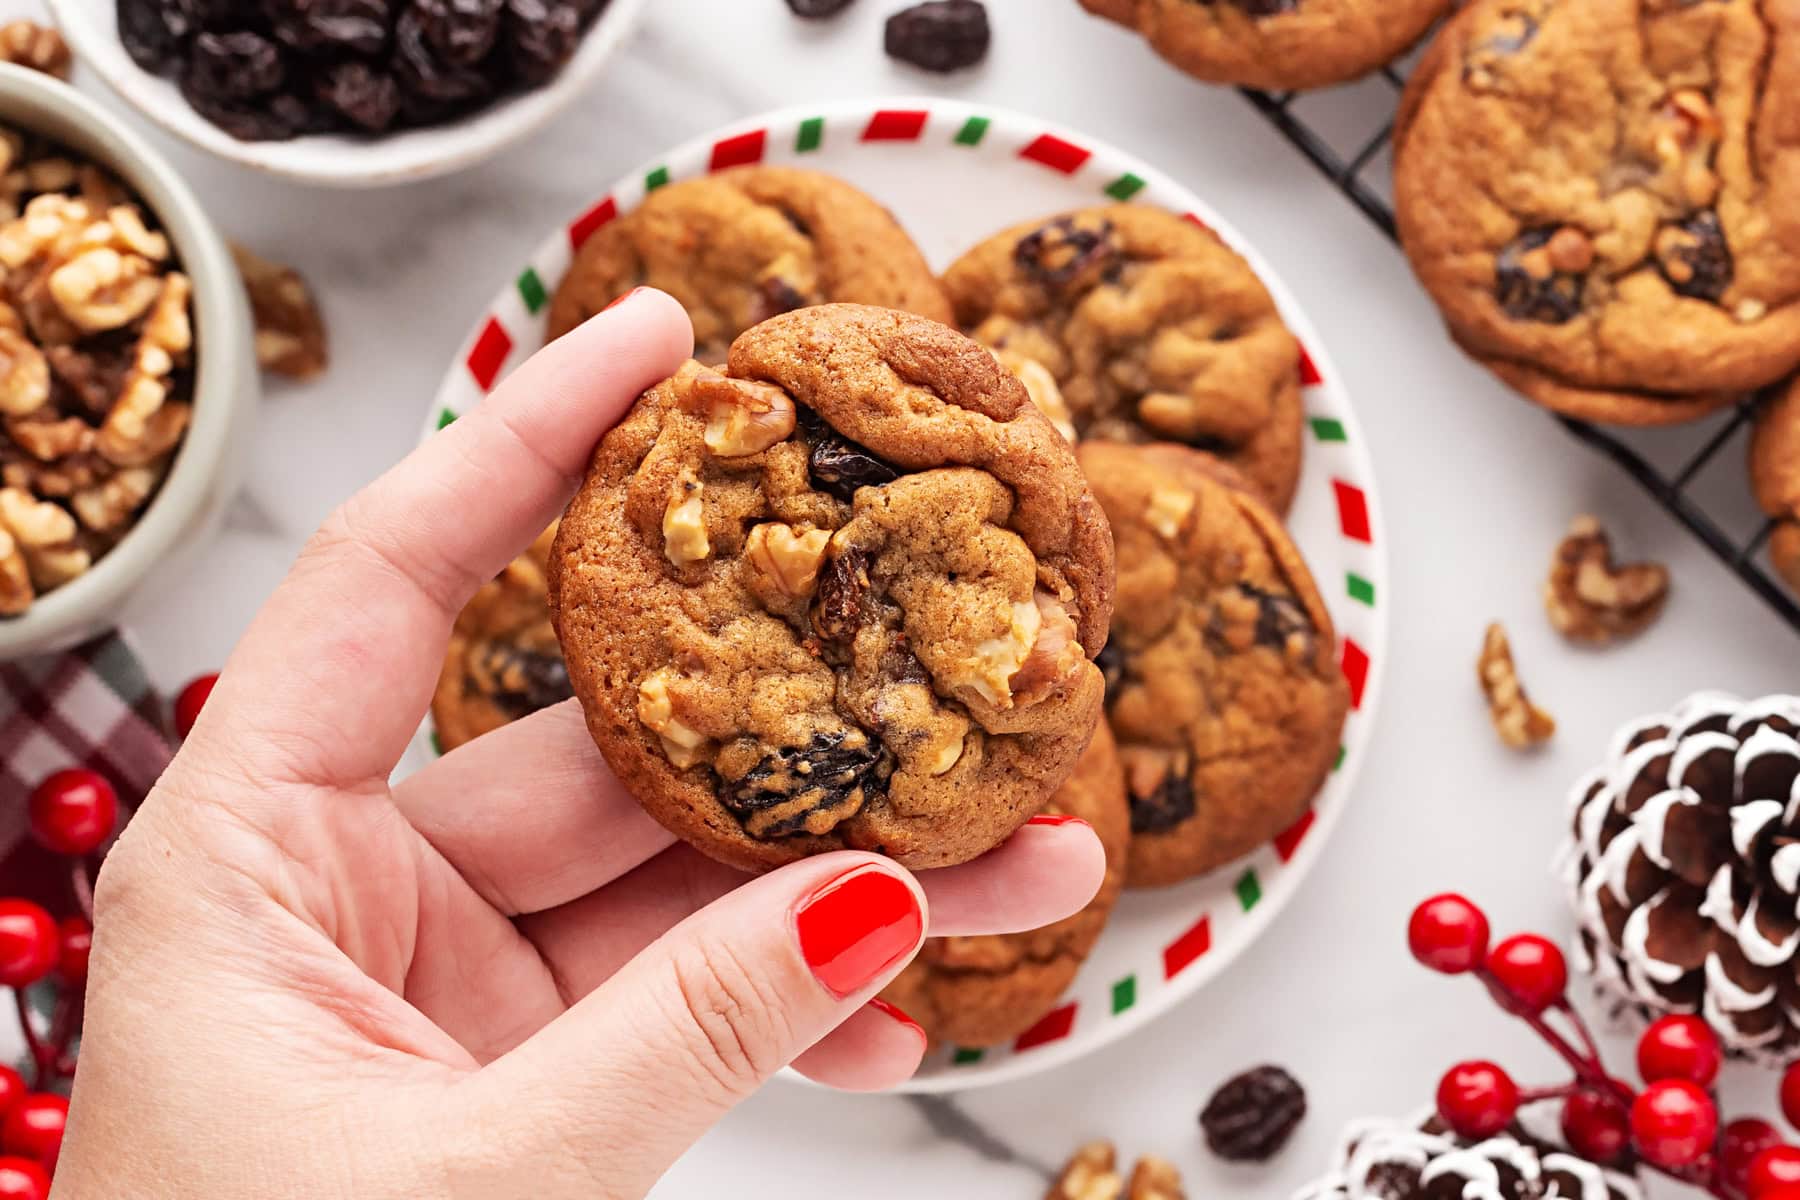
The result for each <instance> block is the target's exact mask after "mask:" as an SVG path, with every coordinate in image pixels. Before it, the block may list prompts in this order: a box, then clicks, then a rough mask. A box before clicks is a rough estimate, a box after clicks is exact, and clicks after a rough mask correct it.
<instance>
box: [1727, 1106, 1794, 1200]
mask: <svg viewBox="0 0 1800 1200" xmlns="http://www.w3.org/2000/svg"><path fill="white" fill-rule="evenodd" d="M1779 1145H1781V1131H1780V1130H1778V1129H1776V1128H1775V1127H1774V1126H1773V1125H1771V1124H1769V1123H1768V1122H1767V1121H1763V1120H1760V1119H1758V1118H1756V1117H1739V1118H1738V1119H1737V1120H1735V1121H1733V1122H1731V1124H1729V1125H1727V1126H1725V1137H1724V1139H1723V1145H1722V1146H1721V1147H1720V1153H1719V1175H1720V1178H1721V1179H1723V1180H1724V1182H1725V1184H1726V1185H1727V1186H1728V1187H1729V1188H1730V1190H1731V1193H1732V1194H1733V1195H1735V1196H1742V1195H1744V1194H1745V1193H1746V1192H1747V1191H1748V1189H1749V1187H1750V1164H1751V1163H1753V1162H1755V1161H1756V1156H1757V1155H1759V1154H1761V1153H1762V1152H1763V1151H1764V1150H1767V1149H1769V1148H1770V1147H1771V1146H1779Z"/></svg>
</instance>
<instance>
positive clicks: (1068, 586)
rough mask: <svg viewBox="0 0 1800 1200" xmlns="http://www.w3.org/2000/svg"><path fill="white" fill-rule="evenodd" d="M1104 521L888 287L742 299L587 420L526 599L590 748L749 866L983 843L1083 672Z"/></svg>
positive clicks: (1093, 628) (1019, 797) (677, 824)
mask: <svg viewBox="0 0 1800 1200" xmlns="http://www.w3.org/2000/svg"><path fill="white" fill-rule="evenodd" d="M1112 578H1113V574H1112V541H1111V537H1110V535H1109V533H1108V531H1107V528H1106V519H1105V516H1104V514H1102V512H1101V510H1100V506H1099V504H1098V503H1097V502H1096V501H1095V500H1094V497H1093V494H1092V493H1091V492H1090V491H1089V490H1088V488H1087V485H1086V483H1085V482H1084V481H1083V480H1082V478H1081V473H1080V471H1079V469H1078V468H1077V467H1076V465H1075V458H1074V455H1073V453H1072V452H1071V451H1070V449H1069V446H1068V444H1067V443H1066V442H1065V441H1063V439H1062V438H1061V437H1060V436H1059V435H1058V434H1057V433H1056V431H1055V430H1054V429H1052V428H1051V427H1050V425H1049V423H1048V422H1047V421H1046V420H1045V419H1044V417H1043V416H1042V415H1040V414H1039V413H1038V411H1037V410H1036V409H1035V408H1034V407H1033V406H1032V404H1031V402H1030V400H1028V399H1027V397H1026V394H1025V389H1024V387H1023V386H1022V385H1021V384H1020V383H1019V382H1018V381H1017V380H1016V379H1015V378H1013V377H1012V376H1011V375H1010V374H1008V373H1007V372H1006V371H1004V370H1002V369H1001V367H1000V366H999V364H998V363H996V362H995V361H994V358H993V356H992V355H990V354H989V353H988V352H987V351H986V350H984V349H982V348H981V347H980V346H978V345H976V344H975V343H974V342H971V341H969V340H968V339H967V338H964V337H962V336H961V335H960V334H958V333H957V332H956V331H955V330H953V329H949V328H946V327H945V326H943V325H940V324H937V323H936V322H932V321H927V320H924V319H922V318H919V317H914V316H910V315H908V314H905V313H900V312H895V311H892V310H888V309H877V308H868V307H864V306H862V305H822V306H819V307H816V308H809V309H805V310H803V311H800V312H795V313H788V314H784V315H782V316H779V317H776V318H774V319H772V320H770V321H767V322H764V323H763V324H761V325H759V326H757V327H756V328H754V329H752V330H750V331H749V332H748V333H746V334H744V335H743V336H742V337H740V338H739V339H738V340H737V341H736V342H735V343H734V344H733V345H732V347H731V355H730V365H729V367H728V368H727V369H726V371H725V373H721V372H720V371H715V370H710V369H707V368H703V367H701V366H699V365H698V364H689V365H688V366H687V367H685V368H683V370H682V371H681V372H679V373H678V374H677V375H676V376H675V377H674V378H672V379H669V380H666V381H665V382H663V383H661V384H659V385H657V386H656V387H654V388H652V389H651V390H650V391H649V392H647V393H645V395H644V396H643V397H642V398H641V399H640V400H639V401H638V403H637V405H636V406H635V407H634V408H633V409H632V411H631V412H630V414H629V415H628V416H627V417H626V418H625V420H624V421H623V422H622V423H621V424H620V425H619V426H618V427H617V428H615V429H614V430H613V431H612V432H611V433H609V434H608V435H607V436H606V439H605V440H604V441H603V442H602V443H601V445H600V448H599V450H598V452H597V453H596V455H595V458H594V462H593V465H592V467H591V468H590V469H589V472H588V476H587V479H586V481H585V482H584V483H583V485H582V488H581V490H580V492H579V493H578V494H577V495H576V497H575V500H574V501H573V503H572V504H571V505H570V507H569V510H568V512H567V513H566V514H565V515H564V517H563V522H562V532H561V533H560V535H559V536H558V538H557V542H556V547H555V549H554V551H553V552H552V555H551V582H550V603H551V611H552V613H553V614H554V615H555V620H556V628H557V631H558V633H559V634H560V635H561V638H562V645H563V649H564V652H565V653H566V655H567V656H568V662H569V674H570V677H571V678H572V680H573V682H574V687H575V694H576V695H577V696H579V697H580V698H581V701H582V704H583V706H584V707H585V708H586V710H587V717H588V727H589V729H590V730H591V731H592V733H593V735H594V740H595V742H596V743H597V744H598V745H599V747H600V750H601V752H602V753H603V754H605V756H606V759H607V761H608V762H609V763H611V764H612V767H613V770H614V771H616V772H617V773H618V775H619V777H620V778H621V779H623V780H624V781H625V782H626V784H627V785H628V786H629V787H630V788H631V789H632V791H633V792H634V793H635V794H636V795H637V797H638V799H639V800H641V801H642V802H643V804H644V807H645V808H646V809H647V810H648V811H649V812H650V813H651V815H652V816H654V817H656V818H657V819H658V820H660V821H662V822H663V823H664V824H665V825H667V826H668V827H669V828H670V829H671V830H673V831H674V832H675V833H677V834H678V835H680V836H681V837H683V838H685V839H686V840H688V841H690V842H692V843H693V844H694V845H696V846H698V847H699V848H700V849H701V850H703V851H705V852H706V853H708V854H710V855H712V856H713V857H715V858H718V859H720V860H721V861H724V862H727V863H732V864H735V865H738V866H742V867H746V868H752V869H760V868H766V867H772V866H776V865H779V864H781V863H784V862H789V861H792V860H794V859H796V858H799V857H801V856H802V855H806V854H812V853H817V852H820V851H824V850H834V849H840V848H844V847H854V848H858V849H866V850H876V851H880V852H884V853H887V854H891V855H892V856H893V857H895V858H896V859H898V860H899V861H901V862H903V863H905V864H907V865H908V866H913V867H933V866H942V865H946V864H949V863H955V862H962V861H965V860H967V859H970V858H973V857H975V856H976V855H978V854H980V853H982V852H983V851H985V850H987V849H989V848H990V847H992V846H994V845H995V844H996V843H998V842H1000V841H1001V840H1002V839H1004V838H1005V837H1006V836H1007V835H1008V834H1010V833H1011V832H1012V831H1013V830H1014V829H1016V828H1017V827H1018V826H1019V825H1020V824H1021V823H1023V822H1024V821H1025V820H1026V819H1027V818H1028V817H1029V816H1030V815H1031V814H1032V813H1034V812H1036V811H1037V810H1038V809H1039V808H1041V807H1042V805H1043V803H1044V801H1045V799H1046V798H1047V797H1048V796H1049V795H1050V793H1051V792H1052V791H1054V790H1055V789H1056V788H1057V786H1059V785H1060V784H1061V783H1062V781H1063V780H1064V778H1066V777H1067V775H1068V774H1069V772H1070V771H1071V770H1072V769H1073V768H1074V765H1075V759H1076V756H1077V755H1079V754H1080V753H1081V750H1082V747H1083V746H1085V745H1086V744H1087V741H1088V738H1089V737H1090V736H1091V735H1092V733H1093V728H1094V725H1095V723H1096V722H1097V720H1098V719H1099V713H1100V706H1101V701H1102V697H1103V694H1104V690H1105V685H1104V683H1103V681H1102V679H1101V676H1100V671H1099V669H1098V668H1097V667H1095V666H1094V665H1093V663H1092V662H1090V661H1089V658H1090V657H1091V655H1092V654H1094V653H1096V652H1097V651H1098V650H1099V648H1100V647H1101V646H1102V645H1104V644H1105V642H1106V630H1107V622H1108V620H1109V618H1110V615H1111V611H1112Z"/></svg>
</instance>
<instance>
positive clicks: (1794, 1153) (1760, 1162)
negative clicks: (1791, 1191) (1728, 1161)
mask: <svg viewBox="0 0 1800 1200" xmlns="http://www.w3.org/2000/svg"><path fill="white" fill-rule="evenodd" d="M1787 1187H1800V1146H1770V1147H1769V1148H1768V1149H1767V1150H1764V1151H1763V1152H1762V1153H1761V1154H1758V1155H1757V1156H1756V1157H1755V1158H1753V1159H1751V1160H1750V1174H1749V1176H1748V1177H1747V1178H1746V1179H1745V1181H1744V1191H1745V1192H1746V1193H1748V1194H1749V1195H1750V1196H1751V1197H1752V1198H1753V1200H1761V1198H1762V1197H1764V1196H1767V1195H1768V1194H1769V1193H1770V1192H1773V1191H1775V1190H1776V1189H1778V1188H1787Z"/></svg>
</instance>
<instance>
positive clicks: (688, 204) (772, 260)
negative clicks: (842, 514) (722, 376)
mask: <svg viewBox="0 0 1800 1200" xmlns="http://www.w3.org/2000/svg"><path fill="white" fill-rule="evenodd" d="M634 287H655V288H660V289H662V290H663V291H665V292H667V293H669V295H671V296H673V297H675V299H676V300H678V301H680V302H681V306H682V307H683V308H685V309H687V313H688V318H689V320H691V321H692V322H693V323H694V356H695V357H696V358H698V359H699V360H700V361H701V362H705V363H722V362H724V361H725V353H726V351H727V350H728V349H729V348H730V346H731V343H732V341H733V339H735V338H736V337H737V336H738V334H740V333H742V332H744V330H746V329H748V328H750V327H751V326H752V325H755V324H757V323H758V322H760V321H764V320H767V319H768V318H769V317H772V316H775V315H776V314H778V313H784V312H789V311H791V310H793V309H796V308H804V307H806V306H808V305H812V304H825V303H829V302H832V301H848V302H852V303H856V304H874V305H878V306H880V307H882V308H897V309H901V310H903V311H905V312H913V313H918V314H919V315H920V316H923V317H930V318H931V319H932V320H934V321H942V322H945V323H946V324H948V323H949V322H950V305H949V302H948V301H947V300H946V299H945V298H944V293H943V289H942V288H941V287H940V286H939V285H938V282H937V279H936V278H935V277H934V276H933V275H932V272H931V268H930V267H929V266H927V265H926V263H925V259H924V256H923V255H921V254H920V253H919V250H918V247H916V246H914V245H913V242H912V239H911V238H910V237H908V236H907V233H906V231H905V230H904V229H902V228H901V227H900V225H899V223H898V222H896V221H895V220H894V218H893V217H892V216H891V215H890V214H889V213H888V212H887V210H886V209H884V208H882V207H881V205H879V204H877V203H876V202H875V201H874V200H872V199H870V198H869V197H868V196H866V195H864V194H863V193H862V192H860V191H858V190H857V189H855V188H853V187H851V186H850V185H849V184H847V183H845V182H843V181H842V180H840V179H835V178H833V177H831V176H829V175H821V174H819V173H818V172H815V171H801V170H796V169H793V168H791V167H734V168H732V169H731V170H727V171H720V172H718V173H717V174H714V175H708V176H706V177H705V178H703V179H690V180H684V181H682V182H680V183H671V184H667V185H665V186H663V187H660V188H657V189H656V190H655V191H653V192H651V193H650V194H649V195H648V196H646V197H645V198H644V202H643V203H642V204H640V205H639V206H638V207H637V208H636V209H634V210H632V211H631V212H629V213H626V214H625V215H624V216H622V217H619V218H618V219H616V220H613V221H610V222H608V223H607V224H605V225H603V226H601V227H600V228H599V229H598V230H596V231H595V232H594V233H593V234H592V235H591V236H589V238H588V239H587V241H585V242H583V243H582V245H581V249H580V250H578V251H577V252H576V254H575V261H574V262H573V263H571V264H570V266H569V270H568V273H567V274H565V275H564V276H563V279H562V282H561V283H560V284H558V285H557V289H556V294H555V295H554V297H552V299H551V302H550V316H549V328H548V336H549V337H550V338H553V339H554V338H557V337H561V336H562V335H563V334H564V333H567V332H568V331H569V330H571V329H573V328H574V327H575V326H577V325H579V324H581V323H582V322H583V321H585V320H587V319H588V318H589V317H591V316H593V315H594V314H595V313H597V312H599V311H600V310H601V309H603V308H605V307H606V306H607V305H608V304H610V303H611V302H612V301H613V300H615V299H617V298H618V297H620V296H622V295H624V294H625V293H626V292H628V291H630V290H631V289H632V288H634Z"/></svg>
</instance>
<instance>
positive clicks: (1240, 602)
mask: <svg viewBox="0 0 1800 1200" xmlns="http://www.w3.org/2000/svg"><path fill="white" fill-rule="evenodd" d="M1076 454H1077V457H1078V458H1079V460H1080V462H1081V468H1082V470H1083V471H1085V472H1086V473H1087V476H1088V478H1089V479H1090V480H1091V481H1092V484H1093V488H1094V494H1095V495H1097V496H1098V497H1099V498H1100V503H1101V504H1102V505H1103V506H1104V507H1105V509H1106V513H1107V516H1108V518H1109V519H1110V520H1111V522H1112V527H1113V536H1114V538H1115V539H1116V544H1117V548H1118V550H1117V552H1118V591H1117V609H1116V612H1115V614H1114V617H1113V627H1112V640H1111V641H1110V642H1109V643H1108V644H1107V647H1106V650H1105V651H1104V652H1103V653H1102V654H1101V656H1100V660H1099V661H1100V665H1101V667H1102V669H1103V670H1104V671H1105V672H1106V680H1107V701H1106V704H1107V716H1108V720H1109V721H1110V723H1111V725H1112V731H1113V734H1114V735H1115V736H1116V737H1117V738H1118V741H1119V757H1120V759H1121V760H1123V762H1124V764H1125V781H1126V786H1127V789H1128V791H1129V793H1130V798H1131V830H1132V838H1131V865H1130V870H1129V874H1128V876H1127V880H1128V882H1129V883H1130V885H1131V886H1133V887H1146V886H1157V885H1160V884H1167V883H1176V882H1179V881H1181V880H1183V879H1187V878H1190V877H1192V876H1194V875H1198V874H1200V873H1201V872H1202V871H1208V870H1211V869H1212V868H1213V867H1216V866H1219V865H1220V864H1222V863H1226V862H1229V861H1231V860H1232V859H1234V858H1239V857H1241V856H1243V855H1245V854H1248V853H1249V852H1250V851H1252V850H1254V849H1256V848H1257V847H1258V846H1260V845H1262V844H1263V843H1264V842H1266V841H1268V840H1269V839H1270V838H1272V837H1274V836H1275V835H1276V834H1277V833H1279V832H1281V831H1282V830H1283V829H1286V828H1287V827H1288V826H1289V825H1291V824H1293V823H1294V821H1296V820H1298V819H1299V817H1300V816H1301V814H1303V813H1304V812H1305V811H1306V808H1307V805H1308V804H1310V803H1311V801H1312V798H1313V795H1314V793H1316V792H1317V791H1318V790H1319V786H1320V785H1321V784H1322V783H1323V782H1324V780H1325V776H1326V774H1327V773H1328V772H1329V771H1330V769H1331V763H1332V760H1333V759H1334V758H1335V757H1336V755H1337V748H1338V735H1339V733H1340V732H1341V730H1342V729H1343V724H1344V715H1345V713H1346V711H1347V709H1348V707H1349V687H1348V685H1347V684H1346V683H1345V682H1344V677H1343V673H1342V672H1341V671H1340V670H1339V669H1338V665H1337V638H1336V635H1335V634H1334V633H1333V631H1332V627H1331V617H1330V615H1329V614H1328V613H1326V611H1325V605H1324V602H1323V601H1321V600H1320V598H1319V593H1318V590H1317V589H1316V588H1315V587H1314V586H1313V581H1312V577H1311V575H1310V574H1308V572H1307V569H1306V564H1305V563H1304V562H1302V561H1301V559H1300V553H1299V551H1297V550H1296V549H1294V545H1293V543H1292V542H1291V541H1289V540H1288V536H1287V533H1286V532H1285V531H1284V530H1283V529H1282V528H1281V523H1280V522H1279V521H1278V520H1276V518H1275V515H1274V514H1273V513H1272V512H1270V511H1269V509H1268V508H1267V507H1266V506H1264V505H1263V504H1262V503H1261V502H1260V501H1259V500H1257V499H1256V498H1255V497H1254V496H1253V495H1251V494H1250V493H1249V492H1248V491H1246V490H1245V489H1244V487H1243V486H1242V481H1241V480H1240V479H1238V478H1237V477H1236V476H1235V473H1234V472H1232V471H1230V470H1229V469H1225V468H1222V467H1221V466H1220V464H1219V463H1217V462H1216V461H1215V460H1213V459H1211V458H1209V457H1208V456H1206V455H1205V454H1202V453H1200V452H1198V451H1195V450H1190V449H1188V448H1186V447H1184V446H1173V445H1148V446H1126V445H1116V444H1109V443H1104V442H1084V443H1082V445H1081V446H1080V448H1079V449H1078V450H1077V452H1076Z"/></svg>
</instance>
